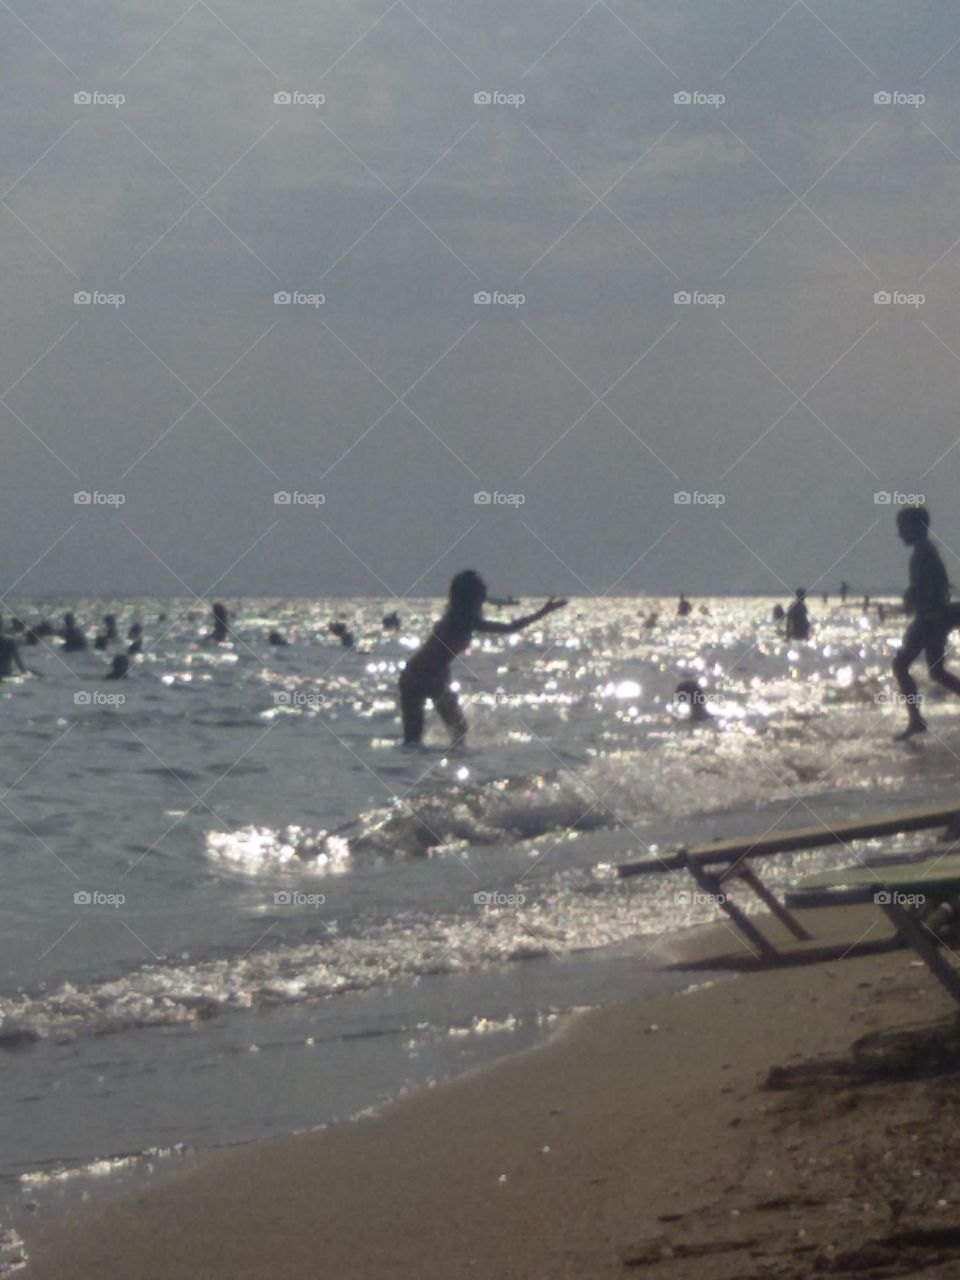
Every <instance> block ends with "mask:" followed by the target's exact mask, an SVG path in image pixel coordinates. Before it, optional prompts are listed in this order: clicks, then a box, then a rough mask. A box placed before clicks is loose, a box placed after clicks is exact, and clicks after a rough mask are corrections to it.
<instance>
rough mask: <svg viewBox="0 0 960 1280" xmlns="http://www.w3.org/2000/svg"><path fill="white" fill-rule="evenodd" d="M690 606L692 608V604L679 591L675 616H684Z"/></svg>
mask: <svg viewBox="0 0 960 1280" xmlns="http://www.w3.org/2000/svg"><path fill="white" fill-rule="evenodd" d="M692 608H693V605H692V604H691V603H690V601H689V600H688V599H687V597H686V596H685V595H684V594H683V592H682V591H681V592H680V599H679V600H678V601H677V617H678V618H685V617H686V616H687V615H688V614H689V612H690V610H691V609H692Z"/></svg>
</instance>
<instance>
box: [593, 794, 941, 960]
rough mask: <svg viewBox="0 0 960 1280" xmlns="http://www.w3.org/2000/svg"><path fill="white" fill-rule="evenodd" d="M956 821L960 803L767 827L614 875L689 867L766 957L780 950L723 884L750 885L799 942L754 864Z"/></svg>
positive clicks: (799, 930) (805, 937)
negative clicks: (833, 821) (785, 828)
mask: <svg viewBox="0 0 960 1280" xmlns="http://www.w3.org/2000/svg"><path fill="white" fill-rule="evenodd" d="M958 824H960V807H958V806H956V805H953V806H950V807H949V808H946V807H943V806H937V807H936V808H928V809H908V810H901V811H898V812H894V813H888V814H884V815H883V816H882V817H878V818H867V819H858V820H856V821H853V822H840V823H837V824H836V825H834V826H832V827H828V826H827V824H826V823H821V824H820V825H819V826H816V827H799V828H796V829H794V830H789V831H772V832H768V833H767V834H766V835H762V836H759V837H757V838H756V839H753V840H743V839H733V840H717V841H714V842H713V843H712V844H703V845H696V846H694V847H693V848H689V849H678V850H677V851H676V852H673V853H668V854H666V855H665V856H664V857H649V858H642V859H640V860H639V861H637V862H626V863H621V864H620V866H619V867H618V868H617V874H618V875H619V876H620V877H621V878H624V879H626V878H627V877H629V876H639V875H649V874H655V873H660V872H665V871H688V872H689V873H690V875H691V876H692V877H693V879H694V880H695V881H696V883H697V884H698V885H699V886H700V888H701V889H702V890H703V891H704V893H708V894H710V895H711V896H714V897H716V899H717V902H718V904H719V905H720V906H721V907H722V908H723V910H724V911H725V912H726V913H727V915H728V916H729V917H730V919H731V920H732V921H733V923H734V924H735V925H736V926H737V928H738V929H739V930H740V932H741V933H742V934H743V935H744V937H745V938H747V939H749V941H750V942H751V943H753V945H754V946H755V947H756V948H757V950H758V951H759V952H760V953H761V955H762V956H763V957H764V958H765V959H767V960H770V961H775V960H778V959H780V958H781V957H780V952H779V951H778V950H777V948H776V946H775V945H774V943H773V942H771V940H770V939H769V938H768V937H767V936H766V934H765V933H764V932H763V930H762V929H761V928H760V926H759V925H758V924H757V922H756V920H755V919H753V918H751V917H750V916H748V915H747V913H746V912H745V911H744V910H742V908H741V907H739V906H738V905H737V903H736V902H734V901H733V900H732V899H731V896H730V894H729V893H725V892H724V885H727V886H729V884H730V882H731V881H733V880H736V881H737V882H739V883H740V884H745V885H746V886H747V887H748V888H749V889H751V890H752V891H753V892H754V893H755V894H756V895H757V897H758V898H759V899H760V901H761V902H763V904H764V905H765V906H766V907H767V908H768V910H769V911H770V912H771V913H772V914H773V915H774V916H776V918H777V919H778V920H779V921H780V922H781V923H782V924H783V925H784V926H785V927H786V928H787V929H788V930H789V931H790V933H792V934H793V936H794V937H795V938H797V939H798V940H799V941H802V942H808V941H810V940H811V935H810V934H809V933H808V932H807V930H806V929H805V928H804V927H803V925H802V924H800V922H799V921H798V920H797V919H795V917H794V916H793V914H792V912H791V911H790V910H789V908H788V907H787V906H786V905H785V904H784V903H782V902H780V901H779V899H778V898H777V897H776V896H775V895H774V894H773V893H772V892H771V890H770V889H769V888H768V887H767V886H766V885H765V884H764V883H763V881H762V880H761V879H760V876H759V873H758V871H757V868H756V864H757V863H758V862H759V861H760V860H762V859H764V858H772V857H776V856H778V855H780V854H784V853H796V852H799V851H801V850H806V849H819V848H825V847H827V846H829V845H835V844H840V845H848V844H850V843H851V842H852V841H854V840H874V839H877V838H879V837H882V836H895V835H903V834H905V833H907V832H911V831H935V830H937V829H942V830H944V831H945V832H947V831H949V832H951V834H952V832H953V828H954V827H956V826H957V825H958Z"/></svg>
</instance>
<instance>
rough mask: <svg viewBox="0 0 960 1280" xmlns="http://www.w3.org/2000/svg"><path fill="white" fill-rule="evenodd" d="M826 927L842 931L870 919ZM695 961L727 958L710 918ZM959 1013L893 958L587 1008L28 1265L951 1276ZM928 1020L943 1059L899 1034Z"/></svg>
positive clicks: (68, 1239) (131, 1198)
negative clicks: (512, 1047) (468, 1070)
mask: <svg viewBox="0 0 960 1280" xmlns="http://www.w3.org/2000/svg"><path fill="white" fill-rule="evenodd" d="M816 914H819V913H816ZM824 914H825V915H826V914H829V915H830V916H832V917H834V918H836V917H840V918H842V920H843V923H844V927H845V928H846V930H847V931H848V932H849V934H850V937H851V940H856V939H857V937H858V935H859V934H861V933H862V932H863V930H864V929H868V928H869V927H870V925H871V922H872V921H873V920H874V914H873V913H872V912H868V913H864V914H858V913H856V912H850V913H845V912H833V913H824ZM861 925H862V926H863V927H862V928H861ZM834 927H835V925H834V922H833V920H831V921H828V922H827V924H826V925H825V928H834ZM884 928H885V926H882V927H880V928H877V929H876V930H875V933H876V935H879V934H881V933H883V932H884ZM818 932H820V933H821V934H822V932H823V931H822V930H819V929H818ZM871 936H873V934H871ZM697 950H698V951H699V952H701V953H704V954H705V953H710V952H711V951H712V953H713V954H716V953H717V952H718V951H720V950H727V951H731V952H736V951H741V952H742V948H741V947H740V944H739V943H737V942H736V941H735V940H734V938H733V936H732V935H731V934H730V933H729V931H727V930H726V929H725V928H724V927H723V926H719V927H718V928H717V929H716V930H714V931H711V932H710V933H709V934H708V935H706V936H704V937H702V938H701V939H699V940H698V941H697ZM691 980H692V981H696V975H695V974H693V973H692V974H691ZM955 1024H956V1016H955V1006H954V1005H953V1003H952V1002H951V1001H950V999H949V997H948V996H947V994H946V992H944V991H943V990H942V988H941V987H940V986H939V985H938V984H936V982H935V981H934V980H933V978H932V977H931V976H930V975H929V973H928V972H927V970H926V969H925V968H923V967H921V966H919V965H918V963H917V962H916V961H915V959H914V956H913V953H912V952H907V951H893V952H886V953H884V954H876V955H865V956H857V957H856V958H853V957H848V958H846V959H843V960H839V959H838V960H831V961H827V962H821V963H811V964H804V965H795V966H790V967H784V968H780V969H777V970H774V971H760V972H748V973H745V974H742V975H740V976H739V977H737V978H736V979H735V980H732V981H727V982H720V983H717V984H715V985H712V986H708V987H705V988H700V989H697V990H694V991H692V992H690V993H688V994H684V995H681V996H675V997H672V998H667V999H660V1000H645V1001H637V1002H630V1003H626V1004H621V1005H616V1006H611V1007H608V1008H604V1009H599V1010H596V1011H591V1012H589V1013H586V1014H583V1015H580V1016H578V1017H575V1018H573V1019H571V1020H570V1022H569V1023H568V1024H567V1026H566V1027H565V1028H564V1030H563V1031H562V1033H561V1034H560V1035H558V1036H557V1038H556V1039H554V1040H553V1041H551V1042H550V1043H548V1044H547V1045H545V1046H542V1047H539V1048H536V1049H533V1050H530V1051H528V1052H526V1053H522V1054H518V1055H516V1056H514V1057H511V1058H508V1059H506V1060H503V1061H501V1062H499V1063H497V1064H495V1065H494V1066H492V1067H489V1068H485V1069H483V1070H481V1071H479V1072H476V1073H474V1074H472V1075H469V1076H465V1077H461V1078H460V1079H458V1080H455V1081H453V1082H451V1083H448V1084H444V1085H441V1086H439V1087H436V1088H434V1089H429V1090H425V1091H422V1092H420V1093H418V1094H415V1095H413V1096H411V1097H409V1098H407V1099H404V1100H402V1101H400V1102H398V1103H395V1104H393V1105H391V1106H389V1107H387V1108H386V1109H385V1110H384V1111H383V1112H382V1113H381V1114H379V1115H376V1116H372V1117H367V1118H364V1119H361V1120H358V1121H356V1122H353V1123H350V1124H346V1125H342V1126H339V1127H337V1128H334V1129H331V1130H328V1131H325V1132H321V1133H314V1134H306V1135H298V1136H294V1137H288V1138H283V1139H278V1140H271V1141H268V1142H261V1143H256V1144H251V1145H248V1146H244V1147H239V1148H233V1149H229V1150H223V1151H218V1152H214V1153H212V1154H210V1155H208V1156H206V1157H205V1158H204V1159H203V1160H201V1161H200V1162H199V1163H198V1164H197V1165H196V1166H195V1167H192V1168H189V1169H184V1170H180V1171H176V1172H172V1173H169V1174H166V1175H164V1177H163V1178H161V1179H160V1180H159V1181H158V1183H157V1185H155V1186H153V1187H152V1188H150V1189H148V1190H146V1191H137V1192H136V1193H133V1194H131V1195H128V1196H126V1197H124V1198H120V1199H118V1200H117V1201H116V1202H114V1203H113V1204H111V1205H110V1206H108V1207H107V1208H106V1209H103V1210H98V1211H96V1212H95V1213H94V1214H92V1215H91V1216H90V1217H89V1218H87V1219H83V1220H79V1221H75V1222H73V1223H68V1224H67V1225H66V1226H65V1227H64V1228H63V1229H62V1230H60V1231H58V1233H57V1234H56V1236H55V1238H53V1239H49V1240H36V1239H34V1240H31V1241H28V1243H29V1244H30V1246H31V1254H32V1257H33V1261H32V1263H31V1266H30V1268H29V1271H28V1274H29V1275H30V1276H32V1277H35V1278H36V1280H48V1278H49V1280H53V1278H54V1277H56V1278H57V1280H73V1278H74V1277H76V1278H77V1280H80V1278H81V1277H83V1280H88V1278H89V1277H93V1276H96V1277H102V1280H147V1278H149V1280H169V1278H173V1277H176V1278H177V1280H180V1278H183V1280H187V1277H190V1278H191V1280H194V1278H204V1280H206V1278H207V1277H209V1278H210V1280H219V1278H220V1277H223V1278H224V1280H226V1278H227V1277H229V1278H230V1280H254V1278H256V1280H264V1278H266V1277H270V1280H292V1278H293V1277H296V1278H297V1280H303V1277H305V1276H323V1277H326V1276H330V1277H338V1280H354V1278H359V1277H363V1278H364V1280H367V1278H373V1277H398V1278H403V1280H406V1278H407V1277H409V1278H410V1280H434V1278H436V1280H441V1278H442V1280H456V1278H458V1277H481V1276H482V1277H484V1280H501V1278H503V1280H506V1278H507V1277H510V1278H513V1277H517V1280H520V1278H521V1277H522V1278H523V1280H540V1278H541V1277H542V1278H543V1280H547V1278H548V1277H549V1278H550V1280H557V1277H598V1278H600V1277H604V1278H605V1277H613V1276H621V1277H622V1276H625V1275H639V1276H644V1277H651V1280H694V1278H695V1277H696V1278H697V1280H700V1278H703V1280H749V1278H750V1277H754V1276H756V1277H759V1276H766V1275H777V1276H788V1277H796V1278H797V1280H799V1278H800V1277H805V1276H810V1275H813V1274H819V1273H822V1272H826V1273H836V1274H844V1275H864V1276H866V1275H870V1276H880V1275H896V1274H910V1275H924V1276H943V1277H946V1276H957V1275H960V1136H958V1135H960V1126H958V1125H957V1123H956V1121H957V1118H958V1111H960V1075H957V1074H954V1072H955V1071H956V1070H957V1068H958V1065H960V1053H958V1051H957V1047H956V1045H955V1044H954V1042H953V1040H951V1039H950V1036H952V1035H954V1034H955V1032H954V1031H953V1028H954V1027H955ZM934 1025H939V1026H940V1027H946V1028H949V1031H946V1032H945V1031H941V1032H939V1033H938V1034H939V1035H940V1036H941V1039H940V1040H937V1041H936V1042H935V1043H933V1047H932V1048H931V1047H929V1045H928V1044H927V1040H926V1039H924V1037H929V1034H930V1033H929V1031H928V1030H924V1031H920V1030H916V1031H911V1032H910V1034H909V1035H908V1036H907V1037H906V1039H905V1040H898V1039H896V1037H895V1036H894V1038H892V1039H891V1038H890V1033H895V1032H897V1031H898V1030H902V1029H905V1028H914V1027H922V1028H928V1027H931V1026H934ZM878 1033H879V1034H880V1038H879V1040H877V1041H876V1042H874V1041H872V1040H869V1039H868V1040H867V1042H866V1043H864V1044H861V1049H860V1051H859V1052H858V1054H857V1055H855V1056H851V1054H850V1048H851V1045H852V1044H853V1042H854V1041H858V1040H860V1041H862V1039H863V1037H872V1036H876V1035H877V1034H878ZM943 1036H946V1040H945V1041H944V1040H943ZM918 1044H923V1045H924V1046H926V1047H924V1049H923V1051H922V1052H921V1053H920V1054H919V1055H917V1054H914V1053H913V1052H912V1049H913V1047H914V1046H916V1045H918ZM772 1069H776V1070H773V1075H772V1076H771V1070H772ZM770 1083H772V1084H774V1085H775V1086H776V1087H774V1088H770V1087H768V1085H769V1084H770ZM891 1268H892V1269H891Z"/></svg>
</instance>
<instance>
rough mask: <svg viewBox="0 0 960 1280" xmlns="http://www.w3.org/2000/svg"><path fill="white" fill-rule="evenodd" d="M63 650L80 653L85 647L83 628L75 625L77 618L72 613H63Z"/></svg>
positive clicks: (85, 640) (85, 639)
mask: <svg viewBox="0 0 960 1280" xmlns="http://www.w3.org/2000/svg"><path fill="white" fill-rule="evenodd" d="M61 634H62V637H63V651H64V653H80V652H81V651H82V650H83V649H86V647H87V637H86V636H85V635H84V633H83V628H82V627H78V626H77V620H76V618H75V617H74V616H73V614H72V613H65V614H64V615H63V631H62V633H61Z"/></svg>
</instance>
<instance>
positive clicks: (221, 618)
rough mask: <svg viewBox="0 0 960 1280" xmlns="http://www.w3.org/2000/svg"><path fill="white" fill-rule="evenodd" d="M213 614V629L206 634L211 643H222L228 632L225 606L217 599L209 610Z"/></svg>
mask: <svg viewBox="0 0 960 1280" xmlns="http://www.w3.org/2000/svg"><path fill="white" fill-rule="evenodd" d="M210 612H211V613H212V614H213V630H212V631H211V632H210V634H209V635H208V636H207V639H208V640H209V641H210V642H211V644H223V642H224V641H225V640H226V639H227V636H228V634H229V627H228V626H227V617H228V614H227V606H226V605H225V604H221V603H220V601H219V600H218V601H217V602H216V604H214V606H213V608H212V609H211V610H210Z"/></svg>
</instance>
